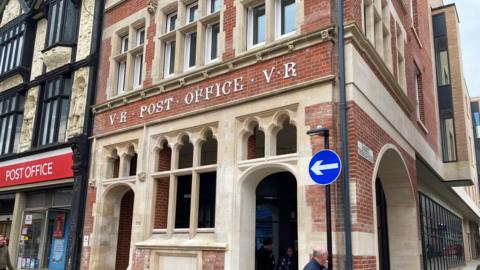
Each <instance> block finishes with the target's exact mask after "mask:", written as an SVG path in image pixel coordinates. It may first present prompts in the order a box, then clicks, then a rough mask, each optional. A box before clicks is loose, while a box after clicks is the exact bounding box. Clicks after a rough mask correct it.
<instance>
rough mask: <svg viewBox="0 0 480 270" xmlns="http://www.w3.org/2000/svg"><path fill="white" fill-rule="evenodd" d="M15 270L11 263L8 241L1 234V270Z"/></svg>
mask: <svg viewBox="0 0 480 270" xmlns="http://www.w3.org/2000/svg"><path fill="white" fill-rule="evenodd" d="M7 269H8V270H15V267H13V265H12V262H11V261H10V254H9V253H8V246H7V239H6V238H5V236H4V235H2V234H0V270H7Z"/></svg>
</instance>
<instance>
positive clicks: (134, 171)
mask: <svg viewBox="0 0 480 270" xmlns="http://www.w3.org/2000/svg"><path fill="white" fill-rule="evenodd" d="M136 174H137V153H134V154H133V155H132V156H131V157H130V170H129V172H128V176H134V175H136Z"/></svg>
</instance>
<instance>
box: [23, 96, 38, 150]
mask: <svg viewBox="0 0 480 270" xmlns="http://www.w3.org/2000/svg"><path fill="white" fill-rule="evenodd" d="M36 101H37V92H36V91H34V90H31V91H29V92H28V96H27V100H26V102H25V110H24V114H23V128H22V134H21V137H22V140H21V144H22V145H30V141H31V140H32V130H33V120H34V118H35V110H36V106H35V104H36Z"/></svg>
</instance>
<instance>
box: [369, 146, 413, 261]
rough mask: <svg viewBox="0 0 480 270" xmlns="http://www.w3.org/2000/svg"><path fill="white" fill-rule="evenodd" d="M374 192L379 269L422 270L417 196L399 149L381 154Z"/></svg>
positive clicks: (386, 149) (388, 150)
mask: <svg viewBox="0 0 480 270" xmlns="http://www.w3.org/2000/svg"><path fill="white" fill-rule="evenodd" d="M375 170H376V173H374V179H373V181H372V186H373V188H374V192H373V195H374V200H373V203H374V208H373V209H374V212H375V213H374V219H375V225H376V227H375V232H376V235H377V242H376V246H377V250H378V257H377V263H378V269H380V270H390V269H392V270H396V269H420V254H421V252H420V245H419V236H418V233H419V230H418V219H417V216H418V215H417V214H418V213H417V203H416V198H417V196H416V193H415V191H414V189H413V185H412V183H411V179H410V175H409V173H408V168H407V166H406V164H405V161H404V160H403V158H402V156H401V154H400V152H399V151H398V149H397V148H396V147H395V146H393V145H387V146H385V147H384V148H383V149H382V150H381V151H380V153H379V155H378V159H377V164H376V169H375Z"/></svg>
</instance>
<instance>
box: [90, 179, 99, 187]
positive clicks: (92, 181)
mask: <svg viewBox="0 0 480 270" xmlns="http://www.w3.org/2000/svg"><path fill="white" fill-rule="evenodd" d="M88 186H89V187H96V186H97V180H96V179H90V180H88Z"/></svg>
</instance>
